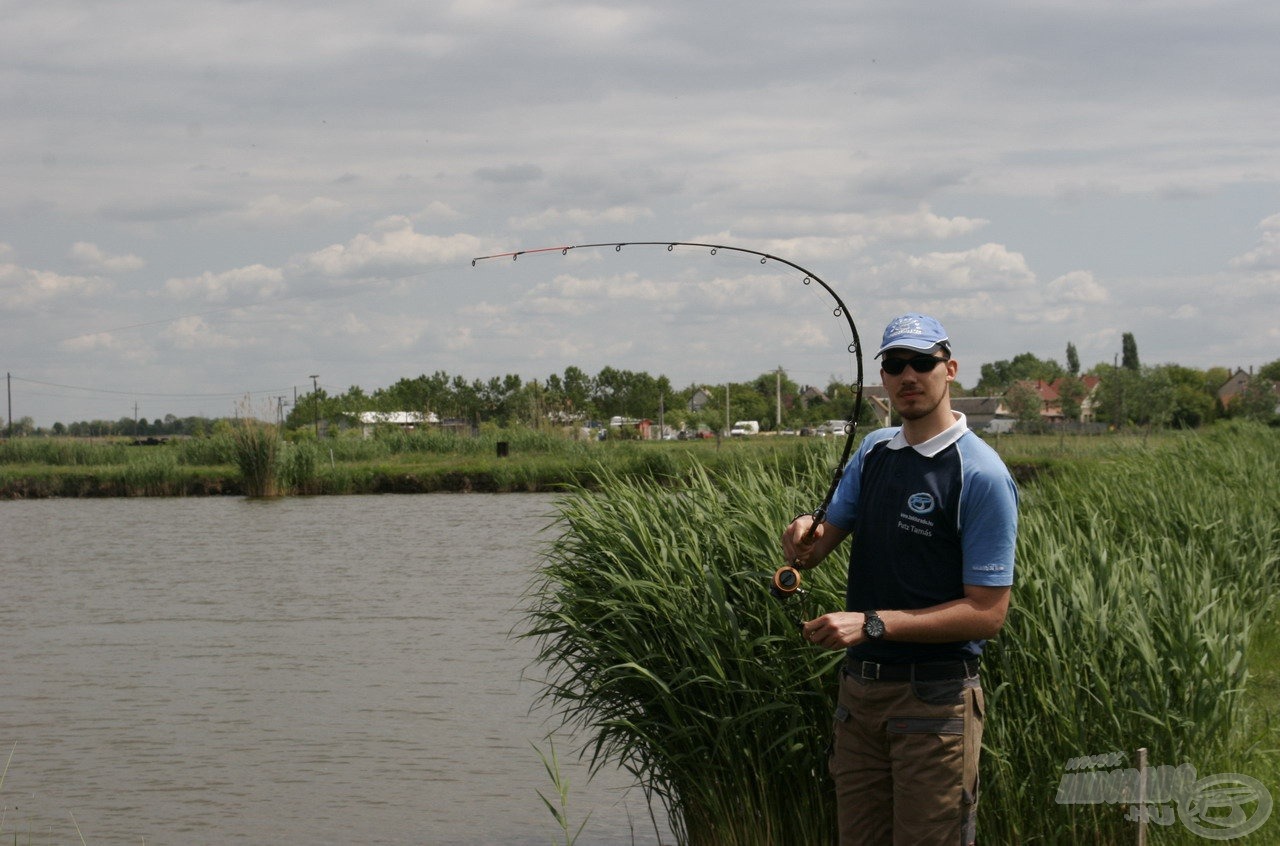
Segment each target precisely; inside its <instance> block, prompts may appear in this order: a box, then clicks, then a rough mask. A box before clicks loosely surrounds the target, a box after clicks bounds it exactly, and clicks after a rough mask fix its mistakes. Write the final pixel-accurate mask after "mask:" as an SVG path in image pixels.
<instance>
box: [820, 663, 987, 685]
mask: <svg viewBox="0 0 1280 846" xmlns="http://www.w3.org/2000/svg"><path fill="white" fill-rule="evenodd" d="M980 663H981V662H980V661H979V660H978V659H977V658H966V659H965V660H963V661H937V662H931V663H928V664H877V663H876V662H874V661H850V662H848V663H847V664H845V667H844V671H845V672H846V673H848V674H849V675H851V676H853V677H854V678H855V679H864V680H867V681H946V680H949V679H971V678H974V677H976V676H977V675H978V667H979V665H980Z"/></svg>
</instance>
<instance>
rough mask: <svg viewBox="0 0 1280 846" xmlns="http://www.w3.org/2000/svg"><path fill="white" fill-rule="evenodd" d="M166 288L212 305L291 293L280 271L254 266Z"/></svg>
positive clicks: (172, 281) (181, 280)
mask: <svg viewBox="0 0 1280 846" xmlns="http://www.w3.org/2000/svg"><path fill="white" fill-rule="evenodd" d="M164 285H165V289H166V290H167V291H168V292H169V293H170V294H171V295H173V296H174V297H180V298H183V299H187V298H196V299H201V300H204V301H205V302H210V303H225V302H227V301H228V300H229V299H231V297H233V296H237V297H240V296H243V297H247V298H249V299H257V300H267V299H271V298H273V297H278V296H280V295H281V294H283V293H284V292H285V291H286V290H287V287H288V286H287V285H286V284H285V281H284V272H283V271H282V270H280V268H276V267H266V266H264V265H261V264H252V265H249V266H248V267H238V268H236V269H234V270H227V271H223V272H222V273H213V272H210V271H205V272H204V273H202V274H200V275H199V276H189V277H185V278H173V279H169V280H167V281H166V282H165V283H164Z"/></svg>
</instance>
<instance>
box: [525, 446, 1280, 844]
mask: <svg viewBox="0 0 1280 846" xmlns="http://www.w3.org/2000/svg"><path fill="white" fill-rule="evenodd" d="M1278 441H1280V433H1276V432H1274V431H1268V430H1264V429H1260V428H1235V429H1226V430H1220V431H1214V432H1210V433H1207V434H1203V435H1201V436H1198V437H1190V438H1185V439H1181V438H1180V439H1172V440H1169V441H1166V442H1162V445H1160V446H1158V447H1157V446H1152V447H1150V448H1147V447H1145V446H1144V447H1142V448H1130V447H1128V446H1126V448H1125V449H1124V450H1122V451H1115V452H1113V453H1108V455H1107V456H1106V460H1105V461H1101V462H1091V461H1085V460H1083V459H1081V460H1080V461H1079V462H1078V463H1073V462H1066V463H1065V464H1064V465H1063V466H1061V467H1059V468H1057V471H1056V472H1055V473H1053V474H1051V475H1050V476H1049V477H1044V478H1042V479H1041V480H1040V481H1039V482H1037V483H1036V484H1034V485H1030V486H1028V487H1027V488H1026V489H1025V490H1024V491H1023V508H1022V515H1021V531H1020V538H1019V551H1018V555H1019V561H1018V576H1017V583H1016V584H1015V587H1014V591H1013V601H1012V606H1011V610H1010V615H1009V620H1008V622H1007V624H1006V627H1005V630H1004V631H1003V632H1002V634H1001V636H1000V637H999V638H998V639H997V640H996V641H994V642H993V643H992V644H991V645H990V646H989V648H988V650H989V651H988V655H987V660H986V670H985V671H984V674H985V684H986V687H987V690H988V702H989V707H990V712H989V714H988V722H987V733H986V743H985V746H986V754H985V756H984V760H983V785H984V794H983V798H982V801H981V803H980V814H981V823H980V830H981V831H982V833H983V834H982V836H983V838H984V840H986V841H988V842H995V843H1111V842H1116V843H1118V842H1130V841H1131V840H1132V838H1133V824H1132V823H1127V822H1125V821H1124V820H1123V810H1122V809H1120V808H1118V807H1117V806H1116V805H1112V804H1101V805H1065V804H1059V803H1057V802H1056V801H1055V798H1056V796H1057V788H1058V785H1059V783H1060V781H1061V778H1062V776H1063V774H1064V768H1065V765H1066V763H1067V762H1068V760H1069V759H1071V758H1075V757H1078V756H1084V755H1094V754H1102V753H1110V752H1120V753H1125V754H1128V753H1131V752H1132V751H1133V750H1135V749H1136V748H1138V747H1146V748H1148V749H1149V750H1150V755H1151V761H1152V763H1153V765H1159V764H1169V765H1177V764H1180V763H1184V762H1190V763H1192V764H1193V765H1194V766H1196V767H1197V768H1198V769H1199V770H1200V772H1202V773H1205V774H1209V773H1213V772H1224V771H1238V772H1248V769H1247V768H1248V767H1249V766H1251V765H1253V763H1256V762H1255V761H1254V759H1253V758H1251V757H1250V750H1251V748H1252V745H1253V744H1254V742H1255V741H1257V740H1259V739H1260V737H1261V736H1262V731H1263V722H1264V718H1265V716H1266V715H1258V714H1251V713H1249V712H1248V710H1247V709H1246V707H1245V705H1244V700H1243V697H1242V691H1243V689H1244V687H1245V685H1246V684H1247V681H1248V671H1247V657H1248V647H1249V642H1250V636H1251V633H1252V631H1253V628H1254V626H1256V625H1257V623H1258V622H1259V620H1260V618H1261V615H1262V613H1263V609H1264V608H1265V607H1266V606H1267V604H1268V603H1269V602H1270V601H1271V600H1272V599H1273V598H1274V596H1275V593H1276V588H1277V567H1276V564H1277V562H1278V561H1280V530H1278V529H1277V526H1280V513H1278V510H1280V503H1278V502H1277V499H1276V497H1275V495H1274V491H1275V481H1274V480H1275V479H1276V478H1277V475H1278V474H1280V458H1278V456H1280V450H1278V449H1277V446H1278V445H1280V444H1278ZM806 460H807V461H808V464H807V465H797V464H796V463H795V459H794V456H792V457H788V458H785V459H784V458H780V459H778V460H777V461H774V462H772V463H764V464H761V463H755V464H753V463H751V462H745V463H743V462H738V463H734V462H728V463H726V464H725V465H723V467H722V468H721V469H719V470H717V471H716V472H715V473H714V474H713V473H711V472H708V471H706V470H705V469H702V468H700V467H699V468H694V469H693V470H692V471H691V472H689V473H688V475H687V476H684V477H682V478H683V484H682V485H681V486H677V487H672V485H671V484H670V480H668V482H667V483H665V484H660V483H658V482H656V481H654V480H646V479H636V478H632V477H628V476H626V475H624V474H621V473H612V472H610V471H608V470H602V471H601V474H602V482H603V484H602V485H601V487H600V491H599V493H590V492H588V491H585V490H578V491H575V492H573V493H572V494H570V495H568V496H566V497H564V498H563V499H562V500H561V501H560V503H559V510H560V518H561V519H560V522H559V523H558V526H559V528H560V532H561V533H560V534H559V536H557V537H556V538H555V539H554V540H553V541H552V542H551V543H550V544H549V546H548V551H547V555H546V559H545V562H544V564H543V567H542V569H541V571H540V574H539V578H538V581H537V582H536V583H535V585H534V587H533V589H532V590H531V594H530V601H531V610H530V614H529V623H530V631H529V634H530V635H531V636H534V637H536V638H537V639H538V643H539V653H538V655H539V660H540V662H541V663H542V664H543V665H545V666H546V667H547V669H548V672H549V679H548V686H547V688H546V693H545V698H546V700H547V702H548V704H550V705H551V707H552V708H553V709H555V711H556V712H557V713H558V714H559V715H560V716H561V717H563V718H564V719H565V720H566V721H568V722H569V723H571V724H574V725H575V726H576V727H578V728H580V729H584V730H586V732H587V733H588V735H589V736H590V737H591V738H592V739H591V741H590V743H589V745H588V746H587V747H586V749H585V750H584V753H585V754H587V755H589V756H590V758H591V760H592V761H593V763H594V764H596V765H597V766H598V765H600V764H602V763H603V762H604V761H613V762H616V763H619V764H621V765H622V766H624V767H626V768H627V769H628V770H629V771H630V772H632V773H633V774H634V775H635V776H636V778H637V780H638V781H639V783H640V784H641V785H642V786H643V787H644V789H645V790H646V792H647V794H648V795H649V796H650V798H651V800H653V801H656V802H659V803H660V804H661V805H662V806H663V807H664V808H665V810H666V811H667V813H668V816H669V818H670V820H671V824H672V829H673V831H674V832H675V833H676V835H677V837H678V838H679V840H680V842H682V843H688V844H730V845H731V846H733V844H764V843H770V844H789V843H797V844H799V843H805V844H808V843H821V842H828V841H829V839H830V832H831V831H832V829H833V820H834V809H833V807H832V797H831V792H830V789H829V785H828V784H827V783H826V776H825V756H824V753H823V748H824V746H825V744H826V741H827V736H828V731H829V730H828V726H829V725H830V719H831V718H830V714H831V709H832V707H833V706H834V693H835V680H834V674H833V673H832V670H833V669H834V666H835V664H836V663H837V662H838V661H839V660H840V656H839V655H832V654H830V653H816V652H815V651H813V650H812V649H810V648H808V647H807V646H806V645H805V644H803V643H802V642H801V641H800V640H799V638H797V637H796V636H795V631H794V627H793V624H791V623H790V622H789V621H788V619H787V615H786V613H785V612H784V610H783V609H782V608H780V607H779V606H778V604H777V603H776V601H775V600H774V599H773V598H772V597H770V596H769V595H768V594H767V591H766V590H765V584H766V580H767V578H768V575H769V573H770V572H772V569H773V567H774V566H775V565H776V564H777V563H778V561H777V560H776V559H775V556H776V554H777V553H776V550H777V534H778V532H779V531H780V528H781V526H782V525H783V524H784V523H785V522H786V520H787V519H789V518H790V516H791V515H792V514H794V513H796V512H797V511H799V510H801V509H804V508H809V507H812V505H813V503H812V502H809V501H808V500H809V498H810V497H812V496H813V491H812V486H813V481H814V480H820V479H823V478H825V475H826V471H827V467H828V466H829V465H828V464H827V463H826V462H825V461H824V460H823V456H821V455H820V454H814V453H810V454H809V455H808V457H807V459H806ZM842 558H843V554H842V553H837V554H835V555H834V556H833V559H832V560H831V561H829V562H828V563H827V564H826V565H825V566H824V567H822V568H819V569H818V570H817V571H813V572H811V573H810V574H808V575H807V577H806V578H807V586H808V587H809V588H810V589H811V591H812V596H811V610H810V612H809V613H820V612H821V611H824V610H831V609H836V608H838V607H840V604H841V601H842V599H841V597H842V594H843V585H842V580H843V576H844V568H843V566H842V565H841V563H840V560H841V559H842ZM1251 762H1252V763H1251ZM1232 768H1236V769H1234V770H1233V769H1232ZM1188 837H1193V835H1192V834H1191V833H1190V832H1189V831H1188V830H1186V829H1184V828H1183V827H1181V826H1177V827H1174V828H1168V829H1160V830H1158V831H1153V832H1152V840H1151V842H1153V843H1172V842H1181V841H1185V840H1186V839H1187V838H1188Z"/></svg>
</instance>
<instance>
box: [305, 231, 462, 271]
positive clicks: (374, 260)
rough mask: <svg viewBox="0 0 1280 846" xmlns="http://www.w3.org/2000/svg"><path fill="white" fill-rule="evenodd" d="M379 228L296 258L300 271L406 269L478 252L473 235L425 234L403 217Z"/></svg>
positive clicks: (456, 260) (443, 261)
mask: <svg viewBox="0 0 1280 846" xmlns="http://www.w3.org/2000/svg"><path fill="white" fill-rule="evenodd" d="M379 228H381V230H382V231H380V232H375V233H373V234H366V233H361V234H359V235H357V236H355V237H354V238H352V239H351V240H350V241H348V242H347V243H345V244H331V245H329V246H328V247H325V248H323V249H321V250H317V251H315V252H313V253H309V254H306V255H303V256H300V257H298V258H297V259H296V260H295V261H294V262H293V264H294V266H295V267H296V268H297V269H298V271H299V272H302V273H312V272H314V273H320V274H323V275H325V276H351V275H354V274H358V273H363V272H367V271H379V270H390V269H406V268H413V267H426V266H435V265H439V264H444V263H451V262H461V261H463V260H466V259H470V258H472V257H474V256H476V255H479V254H480V252H481V248H482V243H481V241H480V239H479V238H477V237H475V236H473V235H465V234H457V235H443V236H442V235H425V234H422V233H420V232H415V231H414V228H413V222H412V221H411V220H410V219H409V218H407V217H403V216H394V217H390V218H387V219H386V220H384V221H382V223H381V224H380V225H379Z"/></svg>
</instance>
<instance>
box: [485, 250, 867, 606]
mask: <svg viewBox="0 0 1280 846" xmlns="http://www.w3.org/2000/svg"><path fill="white" fill-rule="evenodd" d="M604 247H613V249H614V252H618V253H621V252H622V248H623V247H666V248H667V252H669V253H671V252H675V249H676V247H693V248H699V249H705V250H709V251H710V252H711V255H713V256H714V255H716V254H717V253H718V252H720V251H721V250H724V251H725V252H731V253H742V254H744V255H750V256H755V257H757V258H759V259H760V263H761V264H768V263H769V262H771V261H772V262H776V263H778V264H781V265H785V266H786V267H789V268H791V269H792V270H795V271H797V272H798V273H800V274H802V275H803V277H804V280H803V281H804V284H805V285H809V284H811V283H813V282H816V283H818V285H819V286H820V287H821V288H822V289H823V290H824V291H826V292H827V294H828V295H829V296H830V297H831V299H833V300H835V304H836V306H835V309H834V311H833V312H832V313H833V315H834V316H835V317H843V318H844V321H845V323H847V324H848V326H849V334H850V336H851V337H852V340H851V341H850V342H849V347H848V349H849V354H850V355H852V356H853V358H854V361H855V362H856V363H857V368H856V377H855V381H854V383H853V386H852V387H853V409H852V411H851V413H850V414H849V419H848V420H847V421H845V424H844V434H845V443H844V450H843V451H842V452H841V454H840V460H839V462H838V463H837V464H836V466H835V468H834V469H833V470H832V473H831V482H830V484H829V485H828V487H827V492H826V495H825V496H824V497H823V498H822V502H821V503H820V504H819V505H818V507H817V508H815V509H814V510H813V511H812V512H810V516H811V517H813V523H812V524H811V525H810V526H809V529H808V531H807V532H806V533H805V536H804V540H805V542H808V541H810V540H812V539H813V536H814V533H815V532H816V531H817V528H818V525H819V524H820V523H822V521H823V520H825V519H826V516H827V509H828V508H829V507H830V506H831V500H832V498H833V497H835V494H836V488H837V487H839V485H840V479H841V477H842V476H843V475H844V469H845V466H846V465H847V464H848V463H849V456H850V455H851V454H852V452H853V445H854V441H855V440H856V438H855V437H854V435H855V433H856V432H857V429H858V420H859V419H860V418H861V417H862V402H863V399H862V378H863V370H862V341H861V339H860V338H859V336H858V327H857V325H856V324H855V323H854V322H853V314H852V312H850V311H849V307H848V306H846V305H845V304H844V300H842V299H840V295H839V294H837V293H836V291H835V289H834V288H832V287H831V286H830V285H828V284H827V283H826V282H825V281H824V280H823V279H822V278H821V277H820V276H818V274H816V273H814V272H813V271H812V270H809V269H807V268H804V267H801V266H800V265H798V264H796V263H795V262H793V261H789V260H787V259H784V258H782V257H781V256H775V255H771V254H770V253H764V252H761V251H759V250H752V249H748V248H747V247H734V246H730V245H727V244H703V243H697V242H691V241H610V242H602V243H598V244H572V245H565V246H559V247H538V248H535V249H528V250H515V251H513V252H509V253H495V254H493V255H488V256H477V257H475V258H473V259H472V260H471V266H472V267H475V266H476V263H477V262H481V261H489V260H491V259H500V258H509V259H511V260H512V261H517V260H519V258H520V257H521V256H528V255H536V254H539V253H554V252H559V253H560V255H562V256H566V255H568V254H569V251H570V250H591V249H602V248H604ZM794 565H795V562H790V563H788V564H786V565H785V566H783V567H779V568H778V570H777V571H776V572H775V573H774V575H773V580H772V582H771V584H770V586H769V590H770V592H771V593H772V594H773V595H774V596H776V597H778V598H779V599H781V600H786V599H788V598H790V597H792V596H799V595H802V594H803V593H804V591H802V590H801V589H800V581H801V579H800V571H799V570H798V569H797V568H796V567H795V566H794Z"/></svg>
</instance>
